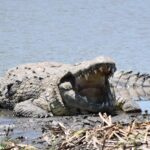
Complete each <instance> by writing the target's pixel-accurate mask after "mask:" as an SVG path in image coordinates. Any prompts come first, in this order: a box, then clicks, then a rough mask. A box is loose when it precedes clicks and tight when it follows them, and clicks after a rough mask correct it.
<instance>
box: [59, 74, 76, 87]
mask: <svg viewBox="0 0 150 150" xmlns="http://www.w3.org/2000/svg"><path fill="white" fill-rule="evenodd" d="M75 80H76V79H75V77H74V76H73V75H72V74H71V73H68V74H67V75H65V76H64V77H63V78H62V79H61V81H60V84H61V83H64V82H70V83H71V85H72V87H75V84H76V83H75V82H76V81H75Z"/></svg>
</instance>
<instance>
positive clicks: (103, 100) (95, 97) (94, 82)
mask: <svg viewBox="0 0 150 150" xmlns="http://www.w3.org/2000/svg"><path fill="white" fill-rule="evenodd" d="M115 70H116V67H115V63H114V62H113V61H112V60H111V59H110V58H101V57H100V58H97V59H96V60H93V61H92V62H91V61H90V62H83V63H82V64H79V65H78V66H77V69H76V71H75V72H74V73H71V74H72V79H71V77H70V81H71V80H72V81H71V83H73V84H72V86H73V90H74V92H75V95H76V96H75V97H76V98H77V97H80V98H81V99H83V101H84V102H87V103H88V104H91V105H95V106H96V109H92V110H91V109H90V110H88V108H83V109H85V110H87V111H92V112H97V111H109V110H110V109H112V107H113V105H114V101H115V100H114V97H113V94H112V93H111V90H110V86H109V77H110V76H112V75H113V73H114V71H115ZM73 80H74V81H73ZM66 81H67V80H66ZM63 82H65V80H64V81H63ZM68 93H69V92H68Z"/></svg>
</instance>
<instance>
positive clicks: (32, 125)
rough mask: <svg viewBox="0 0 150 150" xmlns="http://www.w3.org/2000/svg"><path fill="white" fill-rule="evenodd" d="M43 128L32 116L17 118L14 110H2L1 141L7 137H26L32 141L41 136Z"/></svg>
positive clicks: (26, 140)
mask: <svg viewBox="0 0 150 150" xmlns="http://www.w3.org/2000/svg"><path fill="white" fill-rule="evenodd" d="M41 134H42V131H41V128H40V127H38V125H36V121H35V122H34V120H33V119H31V118H16V117H15V116H14V115H13V111H10V110H0V141H2V140H5V139H25V140H24V141H25V143H30V141H32V140H33V139H35V138H37V137H39V136H41Z"/></svg>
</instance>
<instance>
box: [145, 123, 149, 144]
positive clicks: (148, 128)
mask: <svg viewBox="0 0 150 150" xmlns="http://www.w3.org/2000/svg"><path fill="white" fill-rule="evenodd" d="M149 129H150V126H148V127H147V129H146V133H145V137H144V142H145V143H146V142H147V135H148V131H149Z"/></svg>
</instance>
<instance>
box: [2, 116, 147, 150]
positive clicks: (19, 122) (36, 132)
mask: <svg viewBox="0 0 150 150" xmlns="http://www.w3.org/2000/svg"><path fill="white" fill-rule="evenodd" d="M8 120H9V121H8ZM8 120H6V119H5V120H3V121H2V120H1V123H0V126H1V127H0V139H1V149H2V148H3V147H2V146H6V145H7V143H8V145H7V147H9V148H8V149H11V146H12V147H18V148H19V149H21V147H26V146H27V145H28V146H29V145H30V146H32V147H30V148H29V147H26V148H27V149H33V148H35V149H67V148H68V149H84V148H85V149H86V148H87V149H98V148H100V147H105V149H106V148H107V149H111V148H114V149H115V148H122V149H123V148H124V147H125V148H126V149H129V148H131V147H141V146H149V143H148V139H149V135H150V134H149V126H150V116H149V115H148V114H143V115H141V114H124V113H119V114H118V115H116V116H112V117H110V116H109V117H108V116H106V115H105V116H102V115H101V114H99V115H87V116H65V117H51V118H41V119H38V118H14V119H11V121H10V119H8ZM143 140H144V141H143Z"/></svg>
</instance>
